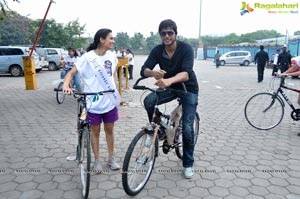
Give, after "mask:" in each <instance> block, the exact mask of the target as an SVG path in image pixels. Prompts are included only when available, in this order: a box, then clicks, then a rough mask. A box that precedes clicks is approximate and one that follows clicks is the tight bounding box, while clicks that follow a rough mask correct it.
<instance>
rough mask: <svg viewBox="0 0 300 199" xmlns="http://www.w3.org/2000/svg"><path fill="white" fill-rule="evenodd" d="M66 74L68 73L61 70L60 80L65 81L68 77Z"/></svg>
mask: <svg viewBox="0 0 300 199" xmlns="http://www.w3.org/2000/svg"><path fill="white" fill-rule="evenodd" d="M66 74H67V71H65V70H64V69H63V70H61V72H60V79H64V78H65V76H66Z"/></svg>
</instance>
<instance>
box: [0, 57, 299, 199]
mask: <svg viewBox="0 0 300 199" xmlns="http://www.w3.org/2000/svg"><path fill="white" fill-rule="evenodd" d="M144 59H145V56H136V66H135V68H134V70H135V77H134V78H137V77H138V71H139V66H140V65H141V64H142V62H143V61H144ZM195 71H196V73H197V76H198V80H199V85H200V97H199V109H198V111H199V112H200V115H201V124H200V128H201V132H202V133H201V134H200V136H199V139H198V143H197V146H196V149H195V170H196V174H195V176H194V177H193V179H191V180H186V179H184V178H183V177H182V176H181V174H180V172H170V171H171V169H173V171H174V170H180V169H182V168H181V162H180V161H179V160H178V158H177V157H176V155H175V153H173V152H171V153H170V154H168V155H164V154H163V153H162V152H161V150H160V152H159V157H158V159H157V160H156V164H155V169H154V171H153V174H152V176H151V178H150V180H149V182H148V183H147V185H146V187H145V188H144V190H143V191H142V192H141V193H140V194H139V195H138V196H136V197H135V198H148V199H150V198H186V199H187V198H207V199H208V198H211V199H212V198H228V199H235V198H247V199H254V198H255V199H260V198H268V199H281V198H288V199H297V198H298V199H299V198H300V137H297V135H296V134H297V133H298V132H299V124H298V123H293V122H292V121H291V119H290V116H289V115H290V109H289V107H287V108H286V114H285V117H284V120H283V122H282V123H281V124H280V126H278V127H276V128H275V129H272V130H269V131H258V130H255V129H254V128H252V127H251V126H249V125H248V124H247V122H246V120H245V118H244V115H243V108H244V105H245V102H246V100H247V99H248V98H249V97H250V96H251V95H253V94H254V93H256V92H260V91H266V90H269V81H270V78H271V75H270V74H271V71H270V70H266V71H265V81H264V82H263V83H261V84H258V83H256V81H257V78H256V69H255V67H254V66H253V65H252V66H250V67H240V66H235V65H232V66H225V67H221V68H219V69H216V68H215V66H214V65H213V63H212V62H211V61H199V60H195ZM58 78H59V71H56V72H50V71H47V70H46V71H41V72H40V73H39V74H38V75H37V82H38V89H37V90H33V91H30V90H25V89H24V88H25V85H24V78H22V77H21V78H12V77H10V76H7V75H1V77H0V83H1V85H2V86H1V88H0V103H1V106H0V115H1V120H0V198H1V199H8V198H10V199H13V198H20V199H34V198H44V199H50V198H53V199H60V198H63V199H67V198H70V199H74V198H81V194H80V183H79V170H78V168H77V165H76V163H75V162H74V161H67V160H66V157H67V156H69V155H74V154H75V147H76V138H77V137H76V133H75V126H76V123H75V121H76V117H75V111H76V108H75V107H76V101H75V100H74V98H73V97H70V96H68V97H67V99H66V101H65V102H64V103H63V104H62V105H58V104H57V103H56V100H55V93H54V92H53V88H54V87H55V86H56V84H57V79H58ZM148 82H149V81H148ZM130 83H131V85H132V83H133V82H132V81H131V82H130ZM288 83H289V84H293V85H294V86H297V87H299V86H300V81H299V80H289V81H288ZM140 95H141V93H140V92H137V91H133V90H130V91H128V92H124V95H123V96H124V98H123V100H124V101H125V102H127V103H128V106H126V107H121V108H120V120H119V122H118V123H116V132H115V140H116V147H115V150H116V152H115V153H116V154H115V155H116V158H117V159H118V160H119V162H120V164H122V161H123V157H124V155H125V151H126V149H127V147H128V145H129V143H130V141H131V139H132V138H133V136H134V135H135V134H136V133H137V132H138V131H139V129H140V127H141V126H142V125H144V124H145V121H146V120H145V119H146V114H145V112H144V111H143V109H142V107H141V105H140ZM288 96H290V97H292V98H293V101H295V100H294V99H295V98H296V95H294V94H293V93H291V92H288ZM101 160H102V161H106V160H107V146H106V143H105V137H104V136H103V133H102V134H101ZM105 168H107V167H105ZM91 181H92V182H91V189H90V190H91V191H90V198H130V197H128V196H127V195H126V193H125V192H124V191H123V188H122V183H121V174H120V171H114V172H112V171H111V172H108V173H106V174H101V175H93V176H92V178H91Z"/></svg>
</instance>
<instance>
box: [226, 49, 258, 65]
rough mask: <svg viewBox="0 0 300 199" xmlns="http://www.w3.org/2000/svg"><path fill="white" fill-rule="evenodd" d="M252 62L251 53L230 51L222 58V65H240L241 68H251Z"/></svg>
mask: <svg viewBox="0 0 300 199" xmlns="http://www.w3.org/2000/svg"><path fill="white" fill-rule="evenodd" d="M251 62H252V56H251V53H250V52H249V51H230V52H227V53H225V54H223V55H222V56H221V57H220V65H221V66H224V65H225V64H239V65H240V66H249V64H250V63H251Z"/></svg>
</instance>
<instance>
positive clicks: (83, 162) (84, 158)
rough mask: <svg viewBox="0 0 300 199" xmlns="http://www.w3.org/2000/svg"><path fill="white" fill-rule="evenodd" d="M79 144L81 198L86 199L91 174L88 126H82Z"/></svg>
mask: <svg viewBox="0 0 300 199" xmlns="http://www.w3.org/2000/svg"><path fill="white" fill-rule="evenodd" d="M80 141H81V143H80V159H79V168H80V180H81V185H82V196H83V198H85V199H87V198H88V196H89V189H90V173H91V168H90V164H91V145H90V132H89V128H88V126H87V125H86V126H84V127H83V129H82V134H81V140H80Z"/></svg>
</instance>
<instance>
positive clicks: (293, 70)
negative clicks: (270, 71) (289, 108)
mask: <svg viewBox="0 0 300 199" xmlns="http://www.w3.org/2000/svg"><path fill="white" fill-rule="evenodd" d="M299 68H300V56H298V57H294V58H293V60H292V65H291V67H290V68H289V69H288V70H286V71H285V72H284V73H282V74H281V76H299V75H300V71H299V70H298V69H299ZM298 104H299V105H300V93H299V95H298Z"/></svg>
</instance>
